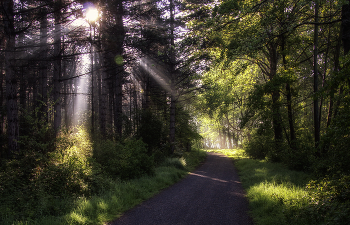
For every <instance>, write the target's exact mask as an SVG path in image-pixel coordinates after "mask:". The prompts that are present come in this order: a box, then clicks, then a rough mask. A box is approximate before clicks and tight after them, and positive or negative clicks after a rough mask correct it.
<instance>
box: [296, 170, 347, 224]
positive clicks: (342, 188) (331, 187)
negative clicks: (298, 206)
mask: <svg viewBox="0 0 350 225" xmlns="http://www.w3.org/2000/svg"><path fill="white" fill-rule="evenodd" d="M307 189H308V190H309V192H310V196H309V197H308V201H309V204H308V205H307V206H305V208H304V209H303V211H300V212H299V214H301V215H303V216H304V217H306V218H310V219H311V220H312V221H310V224H337V225H347V224H349V221H350V176H349V175H337V176H334V177H332V178H329V177H327V178H324V179H321V180H318V181H311V182H310V183H309V184H308V185H307ZM304 214H307V215H304Z"/></svg>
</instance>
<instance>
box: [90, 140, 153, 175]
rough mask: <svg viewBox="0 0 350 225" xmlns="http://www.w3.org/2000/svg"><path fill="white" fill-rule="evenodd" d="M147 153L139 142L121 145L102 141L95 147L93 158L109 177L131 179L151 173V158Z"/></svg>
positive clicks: (131, 141) (126, 142) (145, 148)
mask: <svg viewBox="0 0 350 225" xmlns="http://www.w3.org/2000/svg"><path fill="white" fill-rule="evenodd" d="M147 152H148V151H147V147H146V144H145V143H143V142H142V141H141V140H133V139H131V140H126V141H125V142H124V143H123V144H118V143H114V142H112V141H103V142H101V143H98V144H96V145H95V148H94V158H95V159H96V162H98V163H99V164H100V165H101V167H102V168H103V171H104V172H106V173H107V174H108V175H109V176H111V177H120V178H122V179H132V178H137V177H140V176H142V175H144V174H152V173H153V170H154V161H153V157H152V156H149V155H148V154H147Z"/></svg>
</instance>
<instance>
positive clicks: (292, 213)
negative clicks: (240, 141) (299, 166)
mask: <svg viewBox="0 0 350 225" xmlns="http://www.w3.org/2000/svg"><path fill="white" fill-rule="evenodd" d="M216 152H219V153H223V154H226V155H227V156H229V157H231V158H232V159H233V160H234V161H235V166H236V167H237V169H238V171H239V175H240V178H241V181H242V185H243V187H244V188H245V190H246V192H247V197H248V200H249V205H250V210H251V216H252V218H253V220H254V221H255V223H256V224H257V225H270V224H280V225H284V224H286V225H287V224H288V225H292V224H293V225H300V224H305V225H320V224H327V225H333V224H334V225H338V224H341V225H342V224H344V225H345V224H348V223H349V221H350V216H349V215H350V191H349V190H350V176H347V175H344V174H338V176H333V177H325V178H319V179H315V180H313V179H314V177H313V176H312V175H310V174H307V173H304V172H300V171H293V170H290V169H288V168H287V167H286V166H285V165H283V164H281V163H271V162H267V161H265V160H254V159H250V158H249V157H248V156H247V155H246V154H245V152H244V150H239V149H235V150H229V149H224V150H217V151H216Z"/></svg>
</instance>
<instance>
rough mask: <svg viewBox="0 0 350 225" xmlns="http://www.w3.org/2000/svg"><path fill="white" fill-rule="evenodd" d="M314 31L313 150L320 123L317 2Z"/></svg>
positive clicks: (317, 137) (317, 141)
mask: <svg viewBox="0 0 350 225" xmlns="http://www.w3.org/2000/svg"><path fill="white" fill-rule="evenodd" d="M315 4H316V5H315V30H314V95H315V96H314V129H315V130H314V131H315V148H318V145H319V142H320V123H319V108H318V107H319V106H318V98H317V96H316V94H317V93H318V63H317V55H318V24H317V23H318V8H319V5H318V1H317V0H316V1H315Z"/></svg>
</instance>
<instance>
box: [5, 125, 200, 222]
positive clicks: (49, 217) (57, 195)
mask: <svg viewBox="0 0 350 225" xmlns="http://www.w3.org/2000/svg"><path fill="white" fill-rule="evenodd" d="M48 129H49V128H48ZM48 129H42V130H43V132H44V131H45V132H47V130H48ZM40 132H41V131H40V130H39V131H38V134H39V135H40ZM34 138H35V137H34ZM41 149H42V151H37V145H36V144H35V143H34V142H33V144H32V145H30V146H27V148H22V153H21V154H20V155H18V156H17V157H16V158H15V159H11V160H6V161H5V160H4V161H2V162H1V167H0V199H1V203H0V224H2V225H7V224H8V225H10V224H11V225H12V224H34V225H35V224H50V225H52V224H104V223H106V222H108V221H111V220H113V219H115V218H117V217H118V216H119V215H121V213H122V212H124V211H125V210H128V209H130V208H132V207H133V206H135V205H136V204H139V203H140V202H142V201H143V200H145V199H148V198H150V197H151V196H153V195H154V194H156V193H157V192H159V191H160V190H161V189H163V188H165V187H167V186H169V185H171V184H173V183H175V182H177V181H178V180H179V179H181V178H182V177H183V176H184V175H186V174H187V173H188V171H190V170H192V169H193V168H195V166H196V165H198V164H199V163H200V162H201V161H202V160H203V159H204V157H205V152H203V151H199V150H196V151H191V152H185V153H183V154H182V155H181V156H182V157H175V158H167V159H166V160H164V161H163V162H162V163H156V161H157V159H155V155H153V154H149V151H148V150H147V146H146V144H145V143H144V142H142V141H141V140H137V139H128V140H124V141H122V142H118V143H116V142H112V141H96V140H95V141H92V138H91V136H90V135H89V133H88V132H86V130H85V129H83V128H80V129H78V131H77V132H71V131H64V132H62V133H61V134H60V137H59V138H57V139H55V141H54V142H50V149H47V148H45V146H42V148H41Z"/></svg>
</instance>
